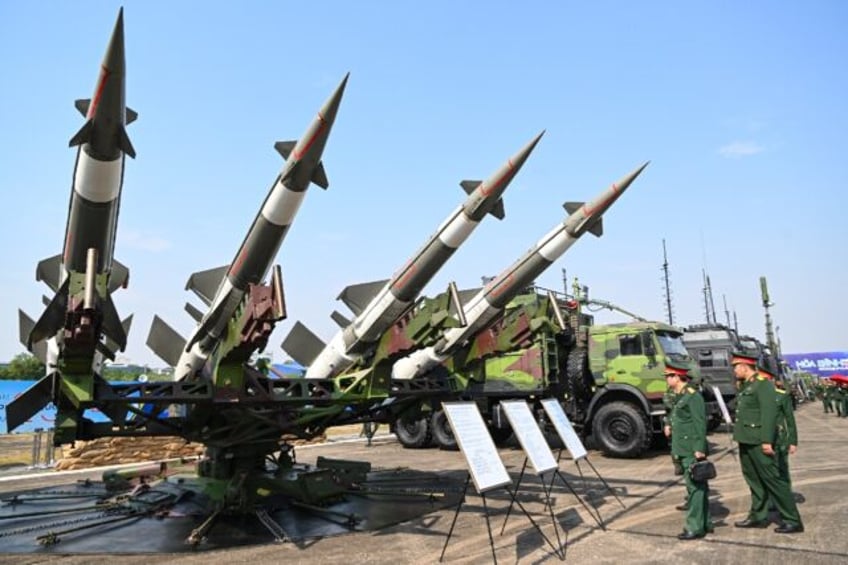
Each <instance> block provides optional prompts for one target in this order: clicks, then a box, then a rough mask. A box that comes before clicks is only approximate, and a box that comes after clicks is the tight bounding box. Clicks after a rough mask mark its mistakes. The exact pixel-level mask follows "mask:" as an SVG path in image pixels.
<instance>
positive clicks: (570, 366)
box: [565, 349, 589, 398]
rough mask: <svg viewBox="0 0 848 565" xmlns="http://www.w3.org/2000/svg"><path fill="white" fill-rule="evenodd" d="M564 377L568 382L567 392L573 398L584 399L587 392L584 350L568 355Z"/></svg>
mask: <svg viewBox="0 0 848 565" xmlns="http://www.w3.org/2000/svg"><path fill="white" fill-rule="evenodd" d="M565 375H566V379H567V380H568V385H567V386H568V391H569V392H570V393H571V395H572V396H573V398H586V397H587V395H588V392H589V387H588V383H587V380H588V376H589V362H588V354H587V353H586V350H585V349H575V350H573V351H571V352H570V353H569V354H568V361H567V362H566V366H565Z"/></svg>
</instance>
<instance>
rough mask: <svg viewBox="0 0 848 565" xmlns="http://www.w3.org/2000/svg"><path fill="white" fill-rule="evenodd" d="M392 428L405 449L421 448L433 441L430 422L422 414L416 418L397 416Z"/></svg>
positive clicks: (428, 445)
mask: <svg viewBox="0 0 848 565" xmlns="http://www.w3.org/2000/svg"><path fill="white" fill-rule="evenodd" d="M394 428H395V436H397V439H398V441H399V442H400V444H401V445H402V446H404V447H405V448H407V449H423V448H425V447H430V445H432V443H433V436H432V434H431V432H430V422H429V421H428V420H427V418H426V417H424V416H422V417H421V418H418V419H417V420H405V419H403V418H399V419H398V420H397V422H395V426H394Z"/></svg>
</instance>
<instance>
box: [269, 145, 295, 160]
mask: <svg viewBox="0 0 848 565" xmlns="http://www.w3.org/2000/svg"><path fill="white" fill-rule="evenodd" d="M296 144H297V141H278V142H277V143H275V144H274V149H276V150H277V153H279V154H280V155H282V156H283V159H285V160H286V161H288V159H289V155H291V152H292V150H293V149H294V146H295V145H296Z"/></svg>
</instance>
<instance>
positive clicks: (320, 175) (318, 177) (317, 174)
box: [312, 161, 330, 190]
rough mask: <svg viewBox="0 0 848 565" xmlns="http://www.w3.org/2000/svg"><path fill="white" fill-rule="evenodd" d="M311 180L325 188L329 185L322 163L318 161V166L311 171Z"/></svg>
mask: <svg viewBox="0 0 848 565" xmlns="http://www.w3.org/2000/svg"><path fill="white" fill-rule="evenodd" d="M312 182H313V183H315V184H317V185H318V186H320V187H321V188H323V189H324V190H327V188H328V187H329V186H330V181H328V180H327V172H326V171H325V170H324V163H323V162H320V161H319V162H318V166H317V167H315V170H314V171H313V172H312Z"/></svg>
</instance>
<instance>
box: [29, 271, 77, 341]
mask: <svg viewBox="0 0 848 565" xmlns="http://www.w3.org/2000/svg"><path fill="white" fill-rule="evenodd" d="M69 281H70V279H66V280H65V283H64V284H63V285H62V288H60V289H59V291H58V292H57V293H56V295H55V296H54V297H53V300H51V301H50V304H48V305H47V308H46V309H45V310H44V313H43V314H41V317H40V318H39V319H38V321H37V322H36V323H35V325H34V326H33V328H32V331H31V332H30V333H29V337H28V338H27V343H26V346H27V349H29V350H30V351H32V346H33V344H35V343H38V342H40V341H43V340H45V339H47V338H49V337H51V336H53V335H56V332H58V331H59V329H60V328H62V327H64V325H65V314H66V313H67V309H68V285H69Z"/></svg>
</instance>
